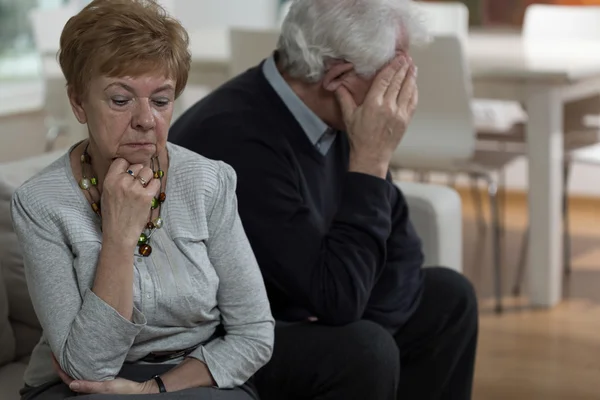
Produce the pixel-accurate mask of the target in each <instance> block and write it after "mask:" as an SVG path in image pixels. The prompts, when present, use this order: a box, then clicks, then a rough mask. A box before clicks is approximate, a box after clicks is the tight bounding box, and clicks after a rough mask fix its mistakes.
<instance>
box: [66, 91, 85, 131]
mask: <svg viewBox="0 0 600 400" xmlns="http://www.w3.org/2000/svg"><path fill="white" fill-rule="evenodd" d="M67 94H68V96H69V103H71V109H72V110H73V114H75V118H77V121H79V123H80V124H85V123H87V115H86V113H85V109H84V108H83V103H82V101H81V97H80V96H78V95H77V94H75V91H74V90H73V89H72V88H68V89H67Z"/></svg>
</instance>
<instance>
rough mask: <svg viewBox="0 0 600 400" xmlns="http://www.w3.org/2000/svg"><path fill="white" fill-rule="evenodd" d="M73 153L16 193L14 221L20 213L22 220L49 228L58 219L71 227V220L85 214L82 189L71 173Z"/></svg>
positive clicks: (20, 187)
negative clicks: (80, 196)
mask: <svg viewBox="0 0 600 400" xmlns="http://www.w3.org/2000/svg"><path fill="white" fill-rule="evenodd" d="M69 154H70V153H69V152H66V153H65V154H63V155H62V156H59V157H58V158H57V159H56V160H54V161H52V162H50V164H49V165H48V166H46V167H45V168H43V169H42V170H40V171H39V172H37V173H35V174H34V175H33V176H32V177H31V178H29V179H27V180H26V181H25V182H24V183H23V184H22V185H21V186H19V187H18V188H17V189H16V190H15V192H14V194H13V196H12V203H13V210H12V212H13V218H14V217H15V211H16V212H17V213H18V214H19V215H20V216H22V217H26V218H27V219H32V218H34V219H37V220H38V222H45V224H46V225H48V224H55V223H56V222H57V220H61V221H62V223H64V224H67V225H68V224H69V221H70V220H71V219H73V218H75V219H79V218H80V216H81V215H80V214H85V210H79V208H81V207H79V205H80V201H78V199H77V197H76V196H77V195H78V193H77V189H78V187H77V183H76V182H75V180H74V178H73V176H72V173H71V166H70V156H69ZM15 206H16V207H17V208H18V210H15V209H14V208H15Z"/></svg>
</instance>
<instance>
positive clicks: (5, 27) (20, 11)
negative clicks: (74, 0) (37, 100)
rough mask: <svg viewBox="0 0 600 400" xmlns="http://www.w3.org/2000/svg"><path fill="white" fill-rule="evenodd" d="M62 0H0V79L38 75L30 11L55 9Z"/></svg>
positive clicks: (27, 78) (63, 1)
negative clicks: (37, 8)
mask: <svg viewBox="0 0 600 400" xmlns="http://www.w3.org/2000/svg"><path fill="white" fill-rule="evenodd" d="M65 3H67V2H66V1H65V0H0V82H6V81H19V80H31V79H35V78H39V74H40V72H39V71H40V60H39V56H38V54H37V52H36V50H35V44H34V42H33V36H32V32H31V26H30V23H29V11H30V10H32V9H33V8H36V7H40V8H46V9H48V8H56V7H60V6H62V5H63V4H65Z"/></svg>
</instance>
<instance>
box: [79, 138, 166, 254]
mask: <svg viewBox="0 0 600 400" xmlns="http://www.w3.org/2000/svg"><path fill="white" fill-rule="evenodd" d="M88 146H89V143H88V144H87V146H86V147H85V150H84V151H83V154H82V155H81V176H82V178H81V180H80V181H79V187H80V188H81V189H82V190H84V191H87V192H88V194H89V196H90V199H91V204H90V205H91V207H92V210H93V211H94V213H96V215H98V217H100V224H102V213H101V209H100V201H97V202H96V201H94V197H93V196H92V193H91V192H90V190H91V188H92V187H93V188H97V186H98V178H97V177H96V176H94V171H93V169H92V158H91V157H90V154H89V153H88ZM150 167H151V168H152V171H153V172H154V178H155V179H159V180H160V194H159V195H158V197H154V198H153V199H152V204H151V206H150V216H149V218H148V223H147V224H146V227H145V228H144V231H143V232H142V233H141V234H140V238H139V240H138V244H137V248H138V253H139V254H136V256H137V255H139V256H142V257H148V256H149V255H150V254H151V253H152V246H151V245H150V239H151V238H152V235H153V234H154V232H156V230H157V229H160V228H162V227H163V219H162V218H161V216H160V211H161V206H162V203H164V202H165V200H166V199H167V195H166V194H165V192H164V187H163V184H164V183H163V177H164V176H165V172H164V171H163V170H162V169H160V161H159V160H158V156H155V157H152V158H151V160H150ZM86 171H87V172H89V173H90V174H89V175H88V174H87V172H86ZM88 176H89V177H88ZM140 183H141V182H140ZM96 190H97V189H96ZM156 209H158V216H157V217H156V218H155V219H154V220H152V213H153V211H154V210H156Z"/></svg>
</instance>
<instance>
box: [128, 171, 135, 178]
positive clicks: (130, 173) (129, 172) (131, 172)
mask: <svg viewBox="0 0 600 400" xmlns="http://www.w3.org/2000/svg"><path fill="white" fill-rule="evenodd" d="M127 173H128V174H129V175H131V176H133V177H134V178H135V174H134V173H133V171H132V170H130V169H128V170H127Z"/></svg>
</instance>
